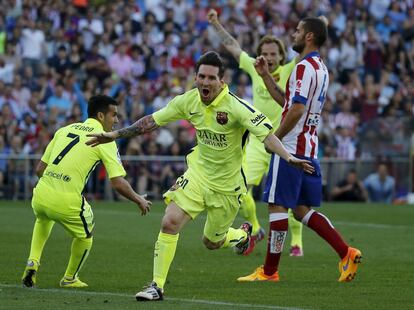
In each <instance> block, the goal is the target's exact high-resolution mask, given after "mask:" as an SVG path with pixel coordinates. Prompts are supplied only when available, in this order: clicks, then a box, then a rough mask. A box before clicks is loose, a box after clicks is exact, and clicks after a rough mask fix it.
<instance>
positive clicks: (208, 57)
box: [196, 52, 224, 79]
mask: <svg viewBox="0 0 414 310" xmlns="http://www.w3.org/2000/svg"><path fill="white" fill-rule="evenodd" d="M201 65H209V66H213V67H217V68H218V69H219V72H218V76H219V78H220V79H221V78H223V76H224V65H223V61H222V60H221V58H220V56H219V54H217V53H216V52H207V53H205V54H203V55H202V56H201V57H200V59H199V60H198V61H197V64H196V74H197V73H198V69H200V66H201Z"/></svg>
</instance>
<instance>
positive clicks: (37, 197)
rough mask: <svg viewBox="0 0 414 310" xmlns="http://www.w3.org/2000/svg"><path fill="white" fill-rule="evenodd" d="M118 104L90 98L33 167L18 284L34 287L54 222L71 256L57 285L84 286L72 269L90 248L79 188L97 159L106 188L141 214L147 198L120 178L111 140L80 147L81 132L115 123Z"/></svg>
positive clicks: (89, 219)
mask: <svg viewBox="0 0 414 310" xmlns="http://www.w3.org/2000/svg"><path fill="white" fill-rule="evenodd" d="M117 105H118V103H117V102H116V101H115V100H114V99H113V98H111V97H108V96H101V95H98V96H93V97H91V98H90V100H89V102H88V115H89V118H88V119H87V120H86V121H85V122H83V123H74V124H71V125H68V126H66V127H63V128H61V129H59V130H58V131H57V132H56V133H55V136H54V138H53V139H52V141H51V142H50V143H49V145H48V146H47V148H46V151H45V153H44V154H43V156H42V158H41V160H40V162H39V164H38V165H37V168H36V174H37V175H38V177H39V178H40V179H39V182H38V184H37V185H36V187H35V188H34V190H33V198H32V207H33V211H34V214H35V215H36V222H35V225H34V229H33V237H32V244H31V248H30V255H29V259H28V262H27V266H26V269H25V271H24V273H23V278H22V282H23V285H24V286H26V287H34V286H35V284H36V273H37V271H38V268H39V265H40V257H41V256H42V251H43V247H44V245H45V243H46V241H47V239H48V238H49V235H50V232H51V231H52V228H53V225H54V224H55V222H57V223H59V224H61V225H62V226H63V228H64V229H65V230H66V231H67V232H68V233H69V234H70V235H71V236H72V237H73V241H72V249H71V256H70V259H69V264H68V266H67V269H66V272H65V275H64V277H63V278H62V280H61V281H60V286H61V287H71V288H81V287H86V286H88V285H87V284H86V283H84V282H82V281H81V280H80V279H79V277H78V273H79V271H80V270H81V268H82V266H83V264H84V263H85V261H86V258H87V257H88V255H89V252H90V250H91V247H92V232H93V227H94V219H93V213H92V209H91V206H90V205H89V204H88V202H87V201H86V199H85V197H83V196H82V190H83V188H84V186H85V184H86V182H87V181H88V178H89V176H90V174H91V172H92V171H93V170H94V169H95V167H96V166H97V165H98V164H99V163H100V162H101V161H102V162H103V164H104V166H105V168H106V171H107V173H108V176H109V178H110V180H111V184H112V186H113V187H114V188H115V189H116V190H117V191H118V192H119V193H120V194H121V195H123V196H125V197H126V198H128V199H129V200H131V201H132V202H134V203H135V204H136V205H137V206H138V207H139V208H140V209H141V214H142V215H144V214H146V213H147V212H149V210H150V205H151V202H149V201H147V200H145V199H144V198H143V197H141V196H139V195H138V194H137V193H135V192H134V190H133V189H132V188H131V186H130V185H129V183H128V182H127V181H126V180H125V179H124V178H123V177H124V176H125V175H126V173H125V170H124V168H123V166H122V163H121V160H120V158H119V155H118V150H117V147H116V144H115V142H113V143H110V144H106V145H102V146H100V147H98V148H90V147H88V146H86V145H85V139H87V138H86V134H88V133H93V132H101V131H102V130H104V131H110V130H112V127H113V126H114V125H115V124H116V123H118V116H117Z"/></svg>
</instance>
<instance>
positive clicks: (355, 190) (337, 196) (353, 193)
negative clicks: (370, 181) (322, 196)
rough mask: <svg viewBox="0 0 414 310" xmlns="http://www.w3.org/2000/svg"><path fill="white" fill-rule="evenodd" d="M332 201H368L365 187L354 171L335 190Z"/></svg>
mask: <svg viewBox="0 0 414 310" xmlns="http://www.w3.org/2000/svg"><path fill="white" fill-rule="evenodd" d="M331 199H332V200H334V201H366V200H367V199H368V194H367V192H366V190H365V188H364V185H363V184H362V182H361V181H360V180H358V175H357V172H356V171H355V170H354V169H352V170H350V171H349V172H348V174H347V176H346V178H345V179H344V180H342V181H340V182H339V183H338V184H336V186H335V187H334V188H333V190H332V193H331Z"/></svg>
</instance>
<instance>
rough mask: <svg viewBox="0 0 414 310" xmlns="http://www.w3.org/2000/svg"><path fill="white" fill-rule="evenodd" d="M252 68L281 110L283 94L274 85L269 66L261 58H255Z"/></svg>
mask: <svg viewBox="0 0 414 310" xmlns="http://www.w3.org/2000/svg"><path fill="white" fill-rule="evenodd" d="M254 68H255V69H256V72H257V74H259V75H260V76H261V78H262V79H263V82H264V83H265V86H266V88H267V90H268V91H269V94H270V95H271V96H272V98H273V99H274V100H275V101H276V102H277V103H278V104H279V105H280V106H281V107H282V108H283V106H284V104H285V92H284V91H283V90H282V89H281V88H280V87H279V86H278V85H277V84H276V81H275V80H274V78H273V76H272V75H271V74H270V72H269V66H268V64H267V61H266V59H265V58H264V57H263V56H259V57H257V58H256V61H255V63H254Z"/></svg>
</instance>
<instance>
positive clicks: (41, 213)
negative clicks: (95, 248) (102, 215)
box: [32, 186, 95, 239]
mask: <svg viewBox="0 0 414 310" xmlns="http://www.w3.org/2000/svg"><path fill="white" fill-rule="evenodd" d="M32 208H33V212H34V213H35V215H36V217H37V218H39V219H42V220H47V219H49V220H51V221H54V222H56V223H59V224H60V225H62V226H63V228H64V229H65V230H66V231H67V232H68V233H69V234H70V235H71V236H72V237H74V238H81V239H82V238H89V237H91V236H92V231H93V227H94V225H95V222H94V218H93V212H92V208H91V206H90V205H89V203H88V202H87V201H86V199H85V198H84V197H83V196H80V195H74V194H64V193H59V194H57V193H56V192H53V190H51V189H50V188H47V187H46V186H42V187H41V188H38V187H36V188H35V189H34V190H33V198H32Z"/></svg>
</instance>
